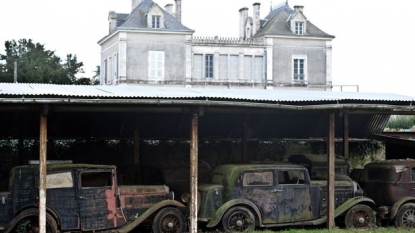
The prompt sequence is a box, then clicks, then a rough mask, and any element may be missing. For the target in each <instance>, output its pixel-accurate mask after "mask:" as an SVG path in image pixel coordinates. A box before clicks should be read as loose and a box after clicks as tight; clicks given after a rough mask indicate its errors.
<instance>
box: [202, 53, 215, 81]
mask: <svg viewBox="0 0 415 233" xmlns="http://www.w3.org/2000/svg"><path fill="white" fill-rule="evenodd" d="M204 58H205V59H204V68H205V78H207V79H213V78H215V62H214V60H215V56H214V54H205V56H204ZM210 58H211V59H210Z"/></svg>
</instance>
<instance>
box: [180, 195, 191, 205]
mask: <svg viewBox="0 0 415 233" xmlns="http://www.w3.org/2000/svg"><path fill="white" fill-rule="evenodd" d="M181 199H182V202H184V203H188V202H189V201H190V193H183V194H182V196H181Z"/></svg>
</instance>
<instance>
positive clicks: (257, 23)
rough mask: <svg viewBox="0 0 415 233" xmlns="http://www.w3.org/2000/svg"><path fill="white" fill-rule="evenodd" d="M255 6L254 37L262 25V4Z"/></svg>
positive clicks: (253, 18) (255, 4)
mask: <svg viewBox="0 0 415 233" xmlns="http://www.w3.org/2000/svg"><path fill="white" fill-rule="evenodd" d="M253 6H254V16H253V17H252V20H253V22H252V24H253V25H252V35H255V34H256V32H257V31H258V30H259V27H260V25H261V23H260V20H261V18H260V12H259V10H260V6H261V3H258V2H257V3H254V4H253Z"/></svg>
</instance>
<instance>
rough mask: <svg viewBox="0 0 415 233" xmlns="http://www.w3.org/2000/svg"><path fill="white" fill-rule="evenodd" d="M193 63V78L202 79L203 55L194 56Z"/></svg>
mask: <svg viewBox="0 0 415 233" xmlns="http://www.w3.org/2000/svg"><path fill="white" fill-rule="evenodd" d="M193 62H194V65H193V73H194V78H195V79H202V78H203V55H202V54H195V55H194V61H193Z"/></svg>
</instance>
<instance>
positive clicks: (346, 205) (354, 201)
mask: <svg viewBox="0 0 415 233" xmlns="http://www.w3.org/2000/svg"><path fill="white" fill-rule="evenodd" d="M359 203H364V204H365V203H366V204H369V206H371V207H372V206H374V205H375V202H374V201H373V200H372V199H370V198H368V197H362V196H358V197H353V198H350V199H349V200H347V201H346V202H344V203H343V204H341V205H340V206H339V207H337V208H336V209H335V210H334V217H337V216H340V215H342V214H344V213H345V212H346V211H348V210H349V209H350V208H352V207H353V206H355V205H357V204H359Z"/></svg>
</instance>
